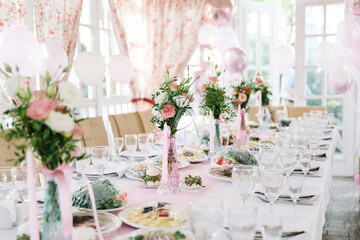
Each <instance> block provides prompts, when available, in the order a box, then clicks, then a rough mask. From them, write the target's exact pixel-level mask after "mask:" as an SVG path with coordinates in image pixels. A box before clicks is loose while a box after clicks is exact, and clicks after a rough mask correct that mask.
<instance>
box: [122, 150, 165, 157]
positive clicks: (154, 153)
mask: <svg viewBox="0 0 360 240" xmlns="http://www.w3.org/2000/svg"><path fill="white" fill-rule="evenodd" d="M120 156H122V157H126V158H130V157H131V154H130V152H128V151H124V152H122V153H121V154H120ZM156 156H158V154H157V153H156V152H150V153H149V158H152V157H156ZM133 157H134V158H142V159H145V154H144V153H143V152H138V151H136V152H134V154H133Z"/></svg>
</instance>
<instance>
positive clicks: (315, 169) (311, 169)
mask: <svg viewBox="0 0 360 240" xmlns="http://www.w3.org/2000/svg"><path fill="white" fill-rule="evenodd" d="M319 170H320V166H317V167H313V168H310V169H309V172H315V171H319ZM294 172H302V169H301V168H296V169H294Z"/></svg>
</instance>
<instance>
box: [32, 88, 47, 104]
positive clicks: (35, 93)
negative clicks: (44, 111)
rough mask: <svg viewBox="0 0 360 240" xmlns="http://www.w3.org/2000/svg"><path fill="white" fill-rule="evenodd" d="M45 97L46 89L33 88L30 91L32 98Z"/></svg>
mask: <svg viewBox="0 0 360 240" xmlns="http://www.w3.org/2000/svg"><path fill="white" fill-rule="evenodd" d="M43 98H46V91H44V90H35V91H33V92H32V99H33V100H35V101H37V100H40V99H43Z"/></svg>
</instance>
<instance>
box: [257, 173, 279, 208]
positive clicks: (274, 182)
mask: <svg viewBox="0 0 360 240" xmlns="http://www.w3.org/2000/svg"><path fill="white" fill-rule="evenodd" d="M262 186H263V188H264V194H265V196H266V198H267V200H268V201H269V203H270V211H269V212H270V214H271V215H272V214H274V211H273V206H274V204H275V202H276V200H277V199H278V198H279V196H280V192H281V189H282V186H283V171H282V170H281V169H266V170H265V171H264V173H263V181H262Z"/></svg>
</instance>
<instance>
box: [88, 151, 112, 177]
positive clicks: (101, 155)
mask: <svg viewBox="0 0 360 240" xmlns="http://www.w3.org/2000/svg"><path fill="white" fill-rule="evenodd" d="M109 157H110V156H109V147H105V146H97V147H92V148H91V160H92V163H93V164H94V167H95V169H96V170H97V171H98V172H99V174H100V180H102V179H103V178H104V170H105V168H106V165H107V164H108V162H109Z"/></svg>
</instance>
